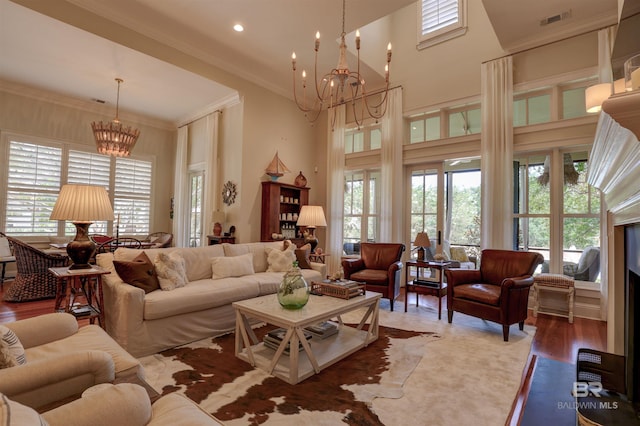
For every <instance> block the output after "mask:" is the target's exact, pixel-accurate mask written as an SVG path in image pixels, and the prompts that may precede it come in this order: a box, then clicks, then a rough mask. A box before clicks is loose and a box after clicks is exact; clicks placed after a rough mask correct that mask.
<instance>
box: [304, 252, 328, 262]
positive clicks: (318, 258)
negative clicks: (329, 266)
mask: <svg viewBox="0 0 640 426" xmlns="http://www.w3.org/2000/svg"><path fill="white" fill-rule="evenodd" d="M329 256H331V255H330V254H327V253H322V254H317V253H310V254H309V260H310V261H312V262H318V263H325V261H324V260H325V258H326V257H329Z"/></svg>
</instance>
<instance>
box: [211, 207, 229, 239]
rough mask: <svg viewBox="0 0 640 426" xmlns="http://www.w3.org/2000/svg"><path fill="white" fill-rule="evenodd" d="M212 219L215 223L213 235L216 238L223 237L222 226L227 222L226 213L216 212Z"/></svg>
mask: <svg viewBox="0 0 640 426" xmlns="http://www.w3.org/2000/svg"><path fill="white" fill-rule="evenodd" d="M211 219H212V221H213V235H215V236H216V237H219V236H221V235H222V225H223V224H224V221H225V220H226V215H225V214H224V212H221V211H220V210H216V211H215V212H213V215H212V218H211Z"/></svg>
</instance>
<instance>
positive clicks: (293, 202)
mask: <svg viewBox="0 0 640 426" xmlns="http://www.w3.org/2000/svg"><path fill="white" fill-rule="evenodd" d="M307 204H309V188H300V187H297V186H294V185H289V184H286V183H280V182H274V181H267V182H262V218H261V224H260V241H273V237H272V234H284V235H285V238H286V239H289V240H291V241H293V242H294V243H296V245H300V244H301V243H302V241H303V239H302V238H301V236H300V229H299V228H298V227H297V226H296V221H297V219H298V215H300V209H301V208H302V206H305V205H307ZM288 234H290V235H288Z"/></svg>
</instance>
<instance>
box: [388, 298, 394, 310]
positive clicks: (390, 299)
mask: <svg viewBox="0 0 640 426" xmlns="http://www.w3.org/2000/svg"><path fill="white" fill-rule="evenodd" d="M389 301H390V302H391V312H393V299H392V298H389Z"/></svg>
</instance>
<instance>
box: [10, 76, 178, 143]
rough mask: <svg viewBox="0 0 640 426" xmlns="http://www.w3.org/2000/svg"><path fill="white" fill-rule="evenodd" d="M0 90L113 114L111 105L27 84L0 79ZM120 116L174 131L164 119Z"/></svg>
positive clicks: (144, 116) (66, 105)
mask: <svg viewBox="0 0 640 426" xmlns="http://www.w3.org/2000/svg"><path fill="white" fill-rule="evenodd" d="M0 91H2V92H6V93H10V94H13V95H18V96H22V97H25V98H30V99H35V100H37V101H41V102H42V101H44V102H48V103H52V104H55V105H59V106H62V107H67V108H74V109H79V110H82V111H86V112H89V113H95V114H99V115H105V116H113V115H115V112H116V110H115V108H114V107H111V106H105V105H100V104H97V103H95V102H90V101H85V100H81V99H78V98H74V97H72V96H67V95H62V94H60V93H55V92H52V91H48V90H44V89H40V88H37V87H33V86H27V85H24V84H22V83H18V82H14V81H9V80H3V79H0ZM119 116H120V118H122V119H124V120H125V121H133V122H136V123H139V124H144V125H146V126H150V127H156V128H158V129H162V130H169V131H175V130H176V127H177V126H176V124H175V123H172V122H170V121H166V120H160V119H157V118H153V117H149V116H146V115H142V114H136V113H132V112H128V111H123V110H122V109H120V111H119Z"/></svg>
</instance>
